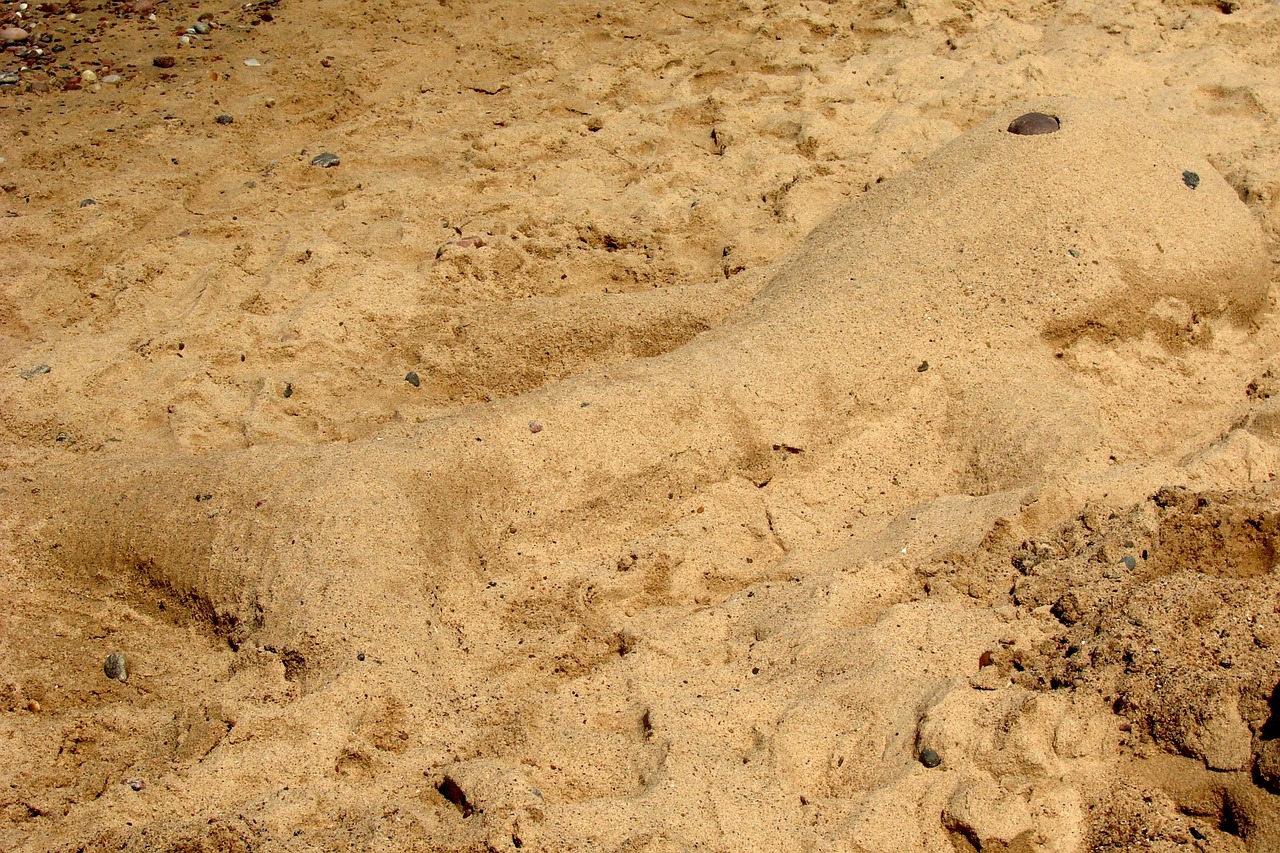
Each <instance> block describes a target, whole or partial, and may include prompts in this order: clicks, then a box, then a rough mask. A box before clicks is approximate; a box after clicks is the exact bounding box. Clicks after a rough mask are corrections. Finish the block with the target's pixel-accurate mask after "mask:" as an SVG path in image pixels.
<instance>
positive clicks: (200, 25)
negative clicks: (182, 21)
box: [192, 21, 213, 36]
mask: <svg viewBox="0 0 1280 853" xmlns="http://www.w3.org/2000/svg"><path fill="white" fill-rule="evenodd" d="M192 29H194V30H195V31H196V32H198V33H199V34H200V35H202V36H203V35H208V34H209V31H210V30H212V29H213V27H212V26H210V24H209V22H208V21H196V23H195V26H194V27H192Z"/></svg>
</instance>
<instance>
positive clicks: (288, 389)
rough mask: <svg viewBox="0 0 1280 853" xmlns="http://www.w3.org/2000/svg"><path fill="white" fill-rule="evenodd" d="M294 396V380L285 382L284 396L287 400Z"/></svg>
mask: <svg viewBox="0 0 1280 853" xmlns="http://www.w3.org/2000/svg"><path fill="white" fill-rule="evenodd" d="M292 396H293V383H292V382H286V383H284V398H285V399H286V400H287V399H289V398H290V397H292Z"/></svg>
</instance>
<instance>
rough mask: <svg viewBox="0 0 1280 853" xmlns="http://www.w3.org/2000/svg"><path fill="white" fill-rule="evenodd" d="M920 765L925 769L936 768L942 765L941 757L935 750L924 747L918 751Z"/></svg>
mask: <svg viewBox="0 0 1280 853" xmlns="http://www.w3.org/2000/svg"><path fill="white" fill-rule="evenodd" d="M920 763H921V764H923V765H924V766H925V767H937V766H938V765H939V764H941V763H942V756H940V755H938V753H937V752H936V751H935V750H933V749H930V748H929V747H925V748H924V749H922V750H920Z"/></svg>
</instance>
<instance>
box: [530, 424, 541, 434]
mask: <svg viewBox="0 0 1280 853" xmlns="http://www.w3.org/2000/svg"><path fill="white" fill-rule="evenodd" d="M529 432H535V433H536V432H542V424H540V423H538V422H537V421H529Z"/></svg>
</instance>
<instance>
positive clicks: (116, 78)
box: [102, 74, 124, 83]
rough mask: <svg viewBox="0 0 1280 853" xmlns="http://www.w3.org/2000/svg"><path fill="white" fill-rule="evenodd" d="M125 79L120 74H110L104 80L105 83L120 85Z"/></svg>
mask: <svg viewBox="0 0 1280 853" xmlns="http://www.w3.org/2000/svg"><path fill="white" fill-rule="evenodd" d="M123 79H124V78H123V77H121V76H120V75H119V74H108V75H106V76H105V77H103V78H102V82H103V83H119V82H120V81H121V80H123Z"/></svg>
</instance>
